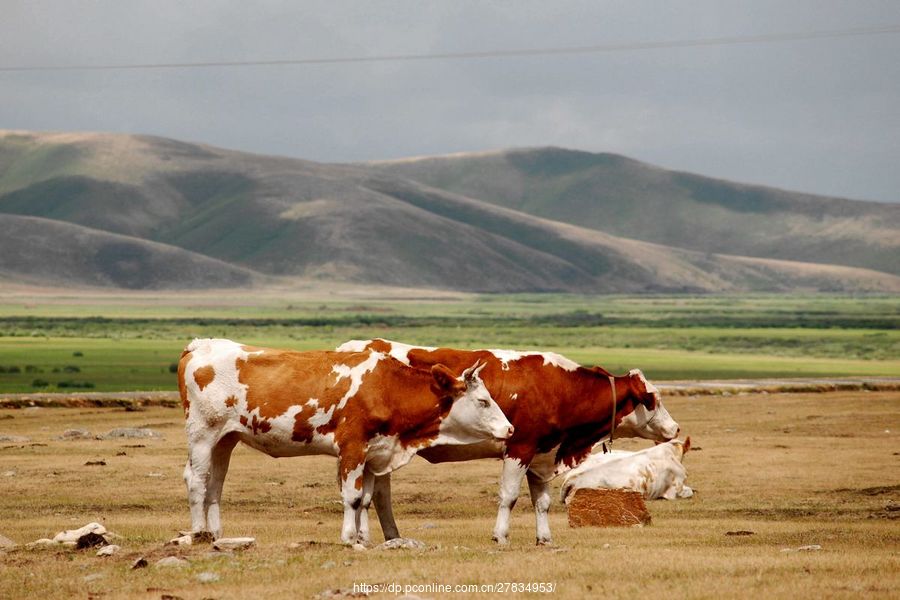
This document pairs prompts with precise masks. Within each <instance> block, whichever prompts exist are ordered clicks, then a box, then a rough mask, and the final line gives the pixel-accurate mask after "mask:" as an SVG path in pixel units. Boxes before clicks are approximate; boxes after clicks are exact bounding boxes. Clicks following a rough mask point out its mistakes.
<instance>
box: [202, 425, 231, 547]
mask: <svg viewBox="0 0 900 600" xmlns="http://www.w3.org/2000/svg"><path fill="white" fill-rule="evenodd" d="M237 442H238V438H237V435H235V434H232V435H226V436H225V437H224V438H222V439H221V440H219V443H217V444H216V445H215V447H214V448H213V451H212V456H211V462H210V470H209V483H208V484H207V486H206V498H205V500H204V509H205V511H206V526H207V527H208V528H209V531H210V533H212V534H213V539H218V538H220V537H222V521H221V518H220V516H219V503H220V501H221V500H222V486H223V485H224V484H225V475H226V474H227V473H228V465H229V463H230V462H231V452H232V450H234V447H235V445H236V444H237Z"/></svg>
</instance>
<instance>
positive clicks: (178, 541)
mask: <svg viewBox="0 0 900 600" xmlns="http://www.w3.org/2000/svg"><path fill="white" fill-rule="evenodd" d="M193 542H194V538H193V537H192V536H191V534H187V535H182V536H179V537H177V538H172V539H171V540H169V541H168V542H166V546H190V545H191V544H192V543H193Z"/></svg>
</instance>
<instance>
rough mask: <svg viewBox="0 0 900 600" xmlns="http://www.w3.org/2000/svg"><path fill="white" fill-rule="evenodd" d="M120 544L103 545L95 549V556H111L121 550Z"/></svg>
mask: <svg viewBox="0 0 900 600" xmlns="http://www.w3.org/2000/svg"><path fill="white" fill-rule="evenodd" d="M121 549H122V547H121V546H116V545H115V544H110V545H108V546H103V547H102V548H100V549H99V550H97V556H112V555H113V554H115V553H116V552H118V551H119V550H121Z"/></svg>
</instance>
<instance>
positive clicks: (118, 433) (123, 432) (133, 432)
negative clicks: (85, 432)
mask: <svg viewBox="0 0 900 600" xmlns="http://www.w3.org/2000/svg"><path fill="white" fill-rule="evenodd" d="M119 438H129V439H130V438H150V439H162V435H161V434H160V433H158V432H156V431H153V430H152V429H147V428H146V427H118V428H116V429H110V430H109V431H107V432H106V433H104V434H103V435H101V436H99V439H101V440H112V439H119Z"/></svg>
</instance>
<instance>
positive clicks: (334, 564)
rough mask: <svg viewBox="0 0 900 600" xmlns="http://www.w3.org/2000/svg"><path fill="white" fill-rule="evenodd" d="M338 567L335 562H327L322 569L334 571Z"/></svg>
mask: <svg viewBox="0 0 900 600" xmlns="http://www.w3.org/2000/svg"><path fill="white" fill-rule="evenodd" d="M336 566H337V563H336V562H334V561H333V560H329V561H327V562H323V563H322V567H321V568H323V569H333V568H335V567H336Z"/></svg>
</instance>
